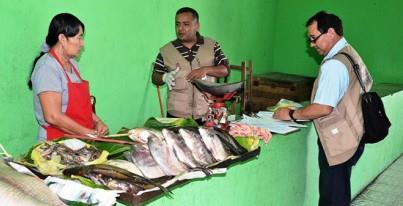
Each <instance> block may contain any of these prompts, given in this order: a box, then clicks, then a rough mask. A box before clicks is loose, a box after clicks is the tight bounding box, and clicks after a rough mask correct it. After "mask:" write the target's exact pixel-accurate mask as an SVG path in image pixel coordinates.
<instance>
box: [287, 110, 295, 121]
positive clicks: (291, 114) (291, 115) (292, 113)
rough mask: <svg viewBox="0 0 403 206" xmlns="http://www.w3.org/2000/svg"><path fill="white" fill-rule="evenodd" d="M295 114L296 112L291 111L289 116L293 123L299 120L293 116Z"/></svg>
mask: <svg viewBox="0 0 403 206" xmlns="http://www.w3.org/2000/svg"><path fill="white" fill-rule="evenodd" d="M294 112H295V110H292V109H290V111H289V112H288V115H289V116H290V118H291V121H293V122H296V121H297V119H295V118H294V116H293V115H294Z"/></svg>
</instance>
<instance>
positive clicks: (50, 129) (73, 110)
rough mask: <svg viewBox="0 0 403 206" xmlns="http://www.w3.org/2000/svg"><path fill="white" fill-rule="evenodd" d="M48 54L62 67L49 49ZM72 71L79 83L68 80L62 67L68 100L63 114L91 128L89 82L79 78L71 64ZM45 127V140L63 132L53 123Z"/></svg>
mask: <svg viewBox="0 0 403 206" xmlns="http://www.w3.org/2000/svg"><path fill="white" fill-rule="evenodd" d="M49 52H50V54H52V56H53V57H54V58H55V59H56V60H57V62H59V64H60V66H61V67H62V68H63V65H62V63H61V62H60V59H59V57H58V56H57V54H56V53H55V52H54V51H53V50H50V51H49ZM73 71H74V73H75V74H76V75H77V76H78V77H79V78H80V79H81V83H74V82H72V81H71V80H70V77H69V75H67V73H66V71H65V70H64V69H63V72H64V74H65V75H66V78H67V81H68V82H67V90H68V96H69V97H68V100H67V108H66V112H65V115H67V116H68V117H70V118H71V119H72V120H74V121H76V122H77V123H79V124H80V125H82V126H84V127H86V128H89V129H92V128H94V122H93V120H92V107H91V100H90V90H89V83H88V81H85V80H83V79H82V78H81V76H80V74H79V73H78V72H77V69H76V68H75V67H74V66H73ZM43 127H44V128H45V129H46V134H47V140H54V139H57V138H60V137H62V136H63V135H64V133H65V132H63V131H62V130H60V129H58V128H57V127H55V126H53V125H49V126H47V127H46V126H43Z"/></svg>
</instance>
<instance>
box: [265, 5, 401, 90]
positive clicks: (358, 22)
mask: <svg viewBox="0 0 403 206" xmlns="http://www.w3.org/2000/svg"><path fill="white" fill-rule="evenodd" d="M402 9H403V3H402V2H401V1H397V0H383V1H379V0H368V1H363V0H359V1H348V0H339V1H331V0H325V1H314V0H308V1H298V0H287V1H278V3H277V7H276V17H275V18H276V21H275V34H274V36H275V37H274V39H275V40H274V52H273V61H274V62H273V67H272V68H270V70H271V71H286V72H289V73H295V74H304V75H309V76H316V74H317V71H318V63H320V60H321V59H322V58H321V57H319V56H317V55H316V51H313V50H312V49H308V44H307V40H306V28H305V22H306V21H307V20H308V18H309V17H311V16H312V15H313V14H315V13H316V12H317V11H320V10H325V11H328V12H331V13H335V14H337V15H338V16H339V17H340V18H341V19H342V20H343V25H344V36H345V37H346V39H347V41H348V42H349V43H350V44H351V45H352V46H353V47H355V49H356V50H357V51H358V52H359V53H360V54H361V56H362V58H363V59H364V61H365V63H366V64H367V66H368V68H369V70H370V72H371V74H372V75H373V76H374V79H375V82H376V83H381V82H390V83H403V61H402V58H401V56H402V55H401V48H402V47H403V38H401V37H402V36H403V28H402V27H401V26H399V25H400V24H401V23H400V22H402V20H403V14H402V12H401V10H402Z"/></svg>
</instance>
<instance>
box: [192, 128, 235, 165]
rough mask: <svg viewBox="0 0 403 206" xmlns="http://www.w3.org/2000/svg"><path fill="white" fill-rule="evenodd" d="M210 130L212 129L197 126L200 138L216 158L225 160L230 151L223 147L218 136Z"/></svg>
mask: <svg viewBox="0 0 403 206" xmlns="http://www.w3.org/2000/svg"><path fill="white" fill-rule="evenodd" d="M211 130H212V129H206V128H203V127H199V132H200V135H201V137H202V140H203V142H204V144H205V145H206V147H207V149H208V150H209V151H210V152H211V154H213V156H214V158H215V159H216V160H218V161H222V160H225V159H226V158H227V157H228V156H230V152H228V151H227V150H226V149H225V147H224V145H223V143H222V142H221V140H220V138H219V137H218V136H217V135H216V134H215V133H214V132H212V131H211Z"/></svg>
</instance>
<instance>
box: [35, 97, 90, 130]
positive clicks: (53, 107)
mask: <svg viewBox="0 0 403 206" xmlns="http://www.w3.org/2000/svg"><path fill="white" fill-rule="evenodd" d="M39 101H40V103H41V107H42V111H43V116H44V118H45V121H46V122H47V123H49V124H51V125H53V126H55V127H57V128H59V129H61V130H63V131H64V132H66V133H69V134H79V135H87V134H96V133H97V131H95V130H93V129H88V128H86V127H84V126H81V125H80V124H78V123H77V122H75V121H74V120H72V119H71V118H70V117H68V116H67V115H65V114H64V113H63V112H62V108H61V107H62V106H61V105H62V103H61V101H62V94H61V93H59V92H41V93H40V94H39Z"/></svg>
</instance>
